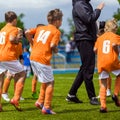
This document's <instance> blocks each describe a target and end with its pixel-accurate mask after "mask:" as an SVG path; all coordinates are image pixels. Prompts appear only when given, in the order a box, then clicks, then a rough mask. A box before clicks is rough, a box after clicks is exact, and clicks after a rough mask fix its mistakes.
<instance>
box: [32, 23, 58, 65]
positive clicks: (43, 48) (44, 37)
mask: <svg viewBox="0 0 120 120" xmlns="http://www.w3.org/2000/svg"><path fill="white" fill-rule="evenodd" d="M39 32H40V35H39V36H38V34H39ZM55 34H56V35H57V36H59V35H60V31H59V30H58V29H57V28H56V27H55V26H53V25H51V24H48V25H47V26H41V27H38V28H37V30H36V34H35V37H34V40H33V47H32V52H31V56H30V58H31V60H36V61H39V62H40V63H42V64H46V65H50V59H51V57H52V49H51V48H50V44H51V42H52V43H55V44H58V41H57V39H56V38H57V36H56V38H55V39H51V38H52V37H53V35H55ZM53 40H54V41H53ZM38 55H39V56H38Z"/></svg>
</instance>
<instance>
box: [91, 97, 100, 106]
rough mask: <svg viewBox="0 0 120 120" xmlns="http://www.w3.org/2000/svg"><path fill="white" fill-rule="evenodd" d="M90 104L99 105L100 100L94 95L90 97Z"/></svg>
mask: <svg viewBox="0 0 120 120" xmlns="http://www.w3.org/2000/svg"><path fill="white" fill-rule="evenodd" d="M90 104H92V105H100V102H99V101H98V99H97V98H96V97H92V98H91V100H90Z"/></svg>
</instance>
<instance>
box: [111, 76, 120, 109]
mask: <svg viewBox="0 0 120 120" xmlns="http://www.w3.org/2000/svg"><path fill="white" fill-rule="evenodd" d="M119 92H120V75H119V76H117V77H116V80H115V88H114V94H113V96H112V99H113V101H114V102H115V105H116V106H118V107H120V100H119V98H118V94H119Z"/></svg>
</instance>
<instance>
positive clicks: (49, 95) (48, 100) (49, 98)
mask: <svg viewBox="0 0 120 120" xmlns="http://www.w3.org/2000/svg"><path fill="white" fill-rule="evenodd" d="M52 96H53V85H51V84H50V85H47V88H46V92H45V102H44V106H45V108H47V109H50V108H51V102H52Z"/></svg>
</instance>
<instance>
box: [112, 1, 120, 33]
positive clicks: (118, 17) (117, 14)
mask: <svg viewBox="0 0 120 120" xmlns="http://www.w3.org/2000/svg"><path fill="white" fill-rule="evenodd" d="M118 3H119V5H120V0H118ZM113 17H114V18H115V19H116V20H117V21H118V25H119V27H118V31H117V34H119V35H120V8H118V9H117V12H115V13H114V15H113Z"/></svg>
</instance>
